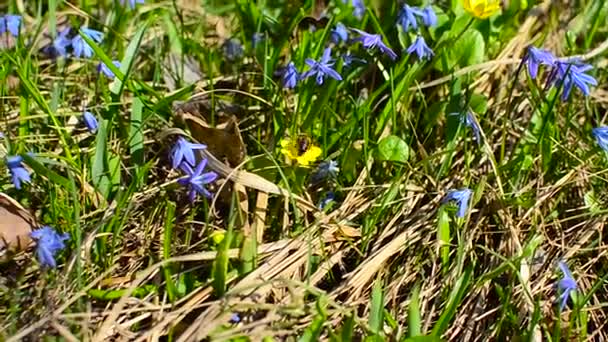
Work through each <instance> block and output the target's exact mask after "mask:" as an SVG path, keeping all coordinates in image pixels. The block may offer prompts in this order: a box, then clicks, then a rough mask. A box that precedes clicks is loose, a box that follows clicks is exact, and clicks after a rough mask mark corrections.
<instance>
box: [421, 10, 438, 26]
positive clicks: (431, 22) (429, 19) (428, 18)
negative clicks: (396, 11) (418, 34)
mask: <svg viewBox="0 0 608 342" xmlns="http://www.w3.org/2000/svg"><path fill="white" fill-rule="evenodd" d="M419 16H420V17H421V18H422V22H423V23H424V26H426V27H434V26H437V15H436V14H435V10H433V7H431V6H430V5H429V6H426V7H425V8H424V9H423V10H422V11H420V14H419Z"/></svg>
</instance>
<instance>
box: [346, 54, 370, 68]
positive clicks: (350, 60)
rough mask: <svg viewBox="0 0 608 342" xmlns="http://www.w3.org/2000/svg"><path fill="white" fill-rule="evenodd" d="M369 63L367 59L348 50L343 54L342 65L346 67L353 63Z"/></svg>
mask: <svg viewBox="0 0 608 342" xmlns="http://www.w3.org/2000/svg"><path fill="white" fill-rule="evenodd" d="M355 62H356V63H363V64H365V63H367V61H366V60H365V59H361V58H358V57H355V56H353V55H351V53H350V52H346V53H345V54H343V55H342V66H344V67H345V68H347V67H349V66H351V65H352V64H353V63H355Z"/></svg>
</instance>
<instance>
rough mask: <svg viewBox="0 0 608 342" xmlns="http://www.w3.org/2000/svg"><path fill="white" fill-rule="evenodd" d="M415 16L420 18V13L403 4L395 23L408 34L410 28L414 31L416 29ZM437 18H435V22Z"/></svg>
mask: <svg viewBox="0 0 608 342" xmlns="http://www.w3.org/2000/svg"><path fill="white" fill-rule="evenodd" d="M416 16H422V12H420V10H419V9H417V8H415V7H410V6H408V5H407V4H404V5H403V7H402V8H401V10H400V11H399V15H398V17H397V23H399V25H401V27H402V28H403V32H408V31H409V30H410V28H413V29H414V30H417V29H418V22H417V21H416ZM436 20H437V18H436V17H435V21H436Z"/></svg>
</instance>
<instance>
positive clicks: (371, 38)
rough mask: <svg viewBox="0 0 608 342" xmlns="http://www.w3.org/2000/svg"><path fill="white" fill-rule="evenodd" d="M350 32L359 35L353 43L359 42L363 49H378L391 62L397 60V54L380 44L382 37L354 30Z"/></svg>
mask: <svg viewBox="0 0 608 342" xmlns="http://www.w3.org/2000/svg"><path fill="white" fill-rule="evenodd" d="M351 30H353V31H355V32H357V33H358V34H359V35H360V37H357V38H356V39H355V41H360V42H361V44H362V45H363V47H364V48H366V49H373V48H378V49H380V51H382V52H383V53H385V54H387V55H388V56H389V57H390V58H391V59H392V60H395V59H396V58H397V54H395V52H393V50H391V49H390V48H389V47H388V46H386V45H385V44H384V43H383V42H382V36H380V35H379V34H370V33H367V32H365V31H361V30H358V29H355V28H353V29H351Z"/></svg>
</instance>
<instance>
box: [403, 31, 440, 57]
mask: <svg viewBox="0 0 608 342" xmlns="http://www.w3.org/2000/svg"><path fill="white" fill-rule="evenodd" d="M406 51H407V53H409V54H412V53H413V52H415V53H416V55H417V56H418V59H425V58H426V59H431V57H432V56H433V55H434V53H433V50H431V48H430V47H429V46H428V45H426V42H425V41H424V38H423V37H422V36H417V37H416V40H414V43H412V45H410V47H408V48H407V50H406Z"/></svg>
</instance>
